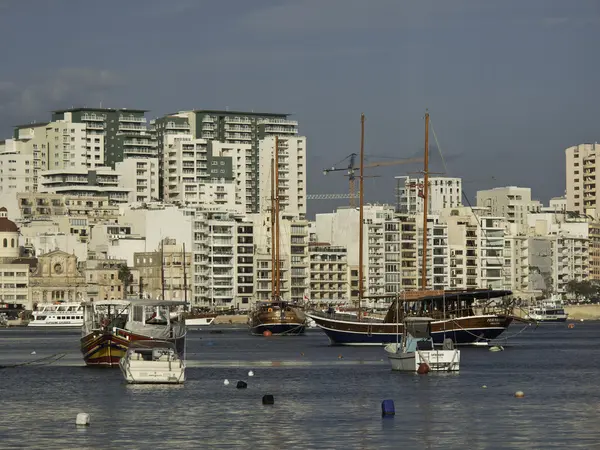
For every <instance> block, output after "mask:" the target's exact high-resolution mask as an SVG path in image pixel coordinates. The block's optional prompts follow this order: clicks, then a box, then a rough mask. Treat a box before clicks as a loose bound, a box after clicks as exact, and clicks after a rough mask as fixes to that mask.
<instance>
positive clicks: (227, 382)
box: [223, 378, 229, 386]
mask: <svg viewBox="0 0 600 450" xmlns="http://www.w3.org/2000/svg"><path fill="white" fill-rule="evenodd" d="M223 384H224V385H225V386H227V385H228V384H229V380H228V379H227V378H225V381H223Z"/></svg>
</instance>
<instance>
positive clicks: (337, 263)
mask: <svg viewBox="0 0 600 450" xmlns="http://www.w3.org/2000/svg"><path fill="white" fill-rule="evenodd" d="M308 253H309V260H310V269H309V272H310V289H309V293H308V298H309V299H310V301H311V302H316V303H319V302H324V303H329V302H331V301H337V302H340V301H343V300H346V301H347V300H348V294H349V287H348V264H347V262H348V258H347V255H348V251H347V250H346V249H345V248H344V247H334V246H331V245H329V244H328V243H321V242H311V243H310V244H309V246H308Z"/></svg>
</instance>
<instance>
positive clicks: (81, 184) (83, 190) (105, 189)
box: [38, 168, 129, 203]
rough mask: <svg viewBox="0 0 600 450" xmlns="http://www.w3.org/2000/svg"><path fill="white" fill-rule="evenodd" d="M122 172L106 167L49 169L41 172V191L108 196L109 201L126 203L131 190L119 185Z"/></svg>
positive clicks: (39, 188)
mask: <svg viewBox="0 0 600 450" xmlns="http://www.w3.org/2000/svg"><path fill="white" fill-rule="evenodd" d="M120 180H121V174H120V173H117V172H115V171H114V170H111V169H108V168H105V169H93V170H89V169H69V170H48V171H45V172H41V173H40V181H39V187H38V191H39V192H48V193H52V194H64V195H73V196H97V197H108V199H109V201H111V202H115V203H125V202H127V200H128V196H129V190H128V189H126V188H123V187H119V184H120V183H121V181H120Z"/></svg>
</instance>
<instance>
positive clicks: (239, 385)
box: [235, 381, 248, 389]
mask: <svg viewBox="0 0 600 450" xmlns="http://www.w3.org/2000/svg"><path fill="white" fill-rule="evenodd" d="M235 387H236V388H238V389H246V388H247V387H248V383H246V382H245V381H238V382H237V385H236V386H235Z"/></svg>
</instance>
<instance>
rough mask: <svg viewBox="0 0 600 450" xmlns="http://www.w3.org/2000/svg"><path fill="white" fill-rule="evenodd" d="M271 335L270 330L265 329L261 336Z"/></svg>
mask: <svg viewBox="0 0 600 450" xmlns="http://www.w3.org/2000/svg"><path fill="white" fill-rule="evenodd" d="M272 335H273V333H271V331H270V330H265V331H263V336H264V337H269V336H272Z"/></svg>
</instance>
